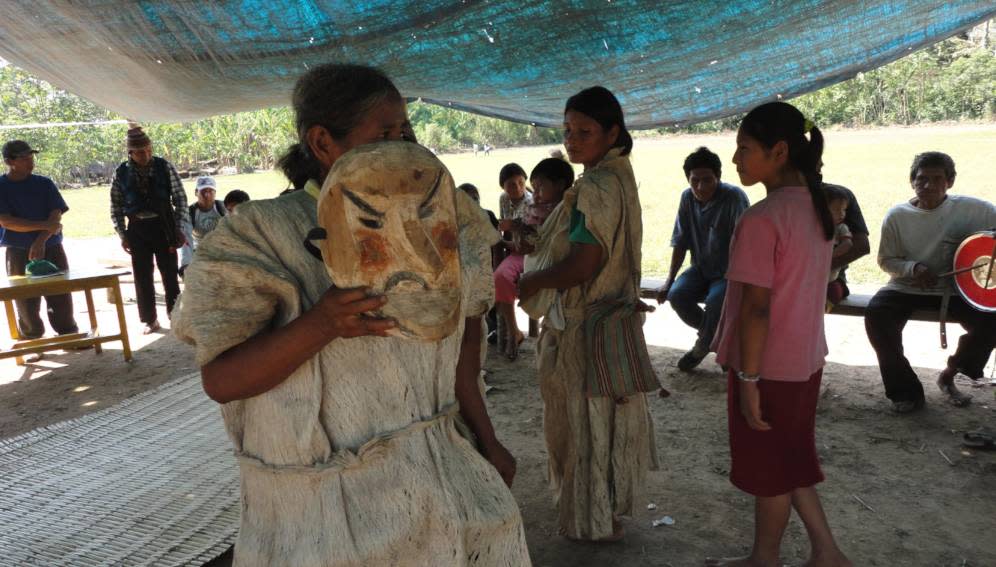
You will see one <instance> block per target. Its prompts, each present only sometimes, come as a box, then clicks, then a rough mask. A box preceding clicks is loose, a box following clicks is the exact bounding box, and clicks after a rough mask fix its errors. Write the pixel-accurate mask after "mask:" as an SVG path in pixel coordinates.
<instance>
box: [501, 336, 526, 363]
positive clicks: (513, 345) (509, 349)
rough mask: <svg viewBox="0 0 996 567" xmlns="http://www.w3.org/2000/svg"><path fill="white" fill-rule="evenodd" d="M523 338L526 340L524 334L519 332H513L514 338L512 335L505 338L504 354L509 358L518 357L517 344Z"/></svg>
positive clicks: (520, 342)
mask: <svg viewBox="0 0 996 567" xmlns="http://www.w3.org/2000/svg"><path fill="white" fill-rule="evenodd" d="M524 340H526V335H524V334H522V333H521V332H518V333H516V334H515V337H514V340H513V337H508V338H507V339H506V343H505V356H506V357H508V359H509V360H515V359H517V358H519V345H521V344H522V341H524Z"/></svg>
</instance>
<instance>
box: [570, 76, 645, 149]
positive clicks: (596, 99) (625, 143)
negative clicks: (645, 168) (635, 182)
mask: <svg viewBox="0 0 996 567" xmlns="http://www.w3.org/2000/svg"><path fill="white" fill-rule="evenodd" d="M568 110H573V111H575V112H580V113H581V114H584V115H585V116H587V117H589V118H591V119H592V120H594V121H595V122H598V124H599V125H600V126H601V127H602V128H603V129H604V130H605V131H608V130H610V129H611V128H612V127H613V126H618V127H619V137H618V138H616V143H615V145H614V146H613V147H615V148H622V149H623V151H622V155H624V156H626V155H629V152H631V151H632V150H633V137H632V136H630V135H629V130H627V129H626V121H625V119H624V118H623V111H622V106H621V105H620V104H619V100H618V99H617V98H616V95H614V94H612V91H610V90H609V89H607V88H605V87H602V86H597V87H590V88H587V89H585V90H583V91H581V92H579V93H578V94H576V95H574V96H572V97H571V98H569V99H567V104H566V105H565V106H564V114H567V111H568Z"/></svg>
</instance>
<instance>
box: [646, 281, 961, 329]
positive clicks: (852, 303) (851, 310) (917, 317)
mask: <svg viewBox="0 0 996 567" xmlns="http://www.w3.org/2000/svg"><path fill="white" fill-rule="evenodd" d="M662 285H664V280H661V279H656V278H643V279H641V280H640V297H641V298H643V299H656V298H657V290H658V289H660V287H661V286H662ZM871 298H872V296H870V295H866V294H861V293H852V294H851V295H849V296H847V297H846V298H845V299H844V300H843V301H841V302H840V303H838V304H837V305H836V306H835V307H834V308H833V311H831V312H830V315H846V316H850V317H864V316H865V311H866V310H867V309H868V302H869V301H871ZM910 319H911V320H913V321H931V322H934V323H936V322H938V321H940V313H939V312H938V311H930V310H918V311H914V312H913V315H912V316H911V317H910ZM948 321H949V322H951V323H957V322H958V318H957V317H955V316H954V315H953V314H952V313H950V312H948Z"/></svg>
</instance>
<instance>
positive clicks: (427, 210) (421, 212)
mask: <svg viewBox="0 0 996 567" xmlns="http://www.w3.org/2000/svg"><path fill="white" fill-rule="evenodd" d="M435 211H436V208H435V207H433V206H432V205H423V206H421V207H419V209H418V218H420V219H425V218H429V217H430V216H431V215H432V213H434V212H435Z"/></svg>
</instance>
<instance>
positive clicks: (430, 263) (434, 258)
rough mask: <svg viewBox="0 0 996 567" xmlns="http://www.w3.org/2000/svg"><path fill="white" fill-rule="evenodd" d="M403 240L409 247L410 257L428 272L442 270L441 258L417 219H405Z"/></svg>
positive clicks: (436, 272) (423, 226) (435, 272)
mask: <svg viewBox="0 0 996 567" xmlns="http://www.w3.org/2000/svg"><path fill="white" fill-rule="evenodd" d="M404 227H405V237H406V238H405V242H406V244H407V245H408V246H409V247H410V250H409V251H410V252H411V256H412V259H413V260H415V261H416V262H418V263H419V264H421V266H422V268H423V269H424V270H426V271H428V272H431V273H434V274H438V273H439V272H441V271H443V258H442V256H440V255H439V251H438V250H436V245H435V244H434V243H433V242H432V239H431V238H429V235H428V234H427V233H426V228H425V225H423V224H422V222H421V221H419V219H417V218H415V219H406V220H405V221H404Z"/></svg>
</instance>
